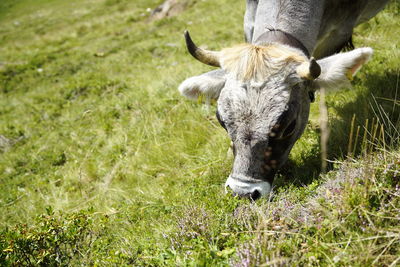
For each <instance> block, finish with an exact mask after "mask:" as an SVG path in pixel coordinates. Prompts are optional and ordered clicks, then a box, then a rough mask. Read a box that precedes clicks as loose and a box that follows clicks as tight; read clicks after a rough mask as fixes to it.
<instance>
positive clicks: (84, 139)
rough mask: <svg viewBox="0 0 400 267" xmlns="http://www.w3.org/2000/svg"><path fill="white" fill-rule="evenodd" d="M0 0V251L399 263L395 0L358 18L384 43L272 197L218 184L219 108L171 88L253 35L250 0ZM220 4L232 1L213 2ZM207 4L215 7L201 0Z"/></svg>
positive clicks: (159, 262) (154, 259) (94, 259)
mask: <svg viewBox="0 0 400 267" xmlns="http://www.w3.org/2000/svg"><path fill="white" fill-rule="evenodd" d="M161 2H162V1H161V0H151V1H144V0H143V1H142V0H140V1H127V0H107V1H90V0H85V1H67V2H66V1H58V0H57V1H49V0H40V1H31V0H23V1H11V0H3V1H1V2H0V40H1V43H2V45H1V46H0V118H1V119H0V141H1V142H0V209H1V212H0V227H1V228H0V233H1V234H0V236H1V237H0V262H1V263H2V264H3V265H5V266H11V265H23V264H25V265H27V264H33V265H40V264H42V265H46V264H47V265H101V266H103V265H138V266H148V265H150V266H176V265H178V266H184V265H210V266H220V265H235V266H251V265H253V266H254V265H257V266H258V265H263V264H264V265H268V264H269V265H329V264H330V265H360V266H366V265H368V266H369V265H376V266H382V265H393V266H394V265H396V264H398V263H399V261H400V260H399V258H398V255H399V231H398V224H399V217H398V214H399V212H398V211H399V207H400V205H399V196H400V193H399V171H400V170H399V162H398V159H399V158H400V155H399V148H398V140H399V118H400V115H399V114H400V111H399V100H398V99H399V96H398V81H399V69H398V66H399V64H398V63H399V60H398V58H399V50H398V48H397V46H396V45H397V43H396V40H397V35H398V34H397V32H396V29H398V28H399V23H400V21H399V19H398V18H399V16H398V15H399V4H398V1H393V2H392V3H391V4H390V5H389V6H388V7H387V8H386V9H385V10H384V11H383V12H381V13H380V14H379V15H378V16H377V17H376V18H374V19H372V20H371V21H370V22H368V23H366V24H364V25H362V26H360V27H359V28H357V29H356V31H355V44H356V46H371V47H373V48H374V49H375V54H374V59H373V60H372V61H371V62H370V63H368V65H367V66H365V67H364V68H363V69H362V71H360V73H358V74H357V78H356V79H355V81H354V84H353V88H347V89H344V90H342V91H338V92H336V93H333V94H330V95H327V96H326V102H327V107H328V115H329V116H328V126H329V128H330V132H331V134H330V138H329V140H328V143H327V159H328V164H327V170H328V172H327V173H326V174H321V164H320V163H321V162H320V156H321V155H320V154H321V149H320V146H319V143H320V131H321V129H320V127H319V122H318V118H319V114H320V111H319V107H318V105H317V104H313V105H312V106H311V114H310V122H309V124H308V127H307V129H306V131H305V133H304V135H303V136H302V138H301V139H300V140H299V142H297V144H296V145H295V147H294V149H293V151H292V153H291V156H290V160H289V163H288V164H287V165H286V166H285V167H284V168H283V169H282V170H281V173H280V174H279V175H278V176H277V178H276V181H275V184H274V193H273V194H272V195H271V197H270V199H263V200H260V201H258V202H256V203H249V202H248V201H245V200H242V199H237V198H233V197H231V196H229V195H225V193H224V189H223V183H224V181H225V178H226V176H227V175H228V174H229V172H230V168H231V161H232V155H231V154H230V153H228V148H229V138H228V137H227V136H226V133H225V131H224V130H223V129H222V128H221V127H220V126H219V125H218V122H217V121H216V119H215V116H214V112H215V107H214V106H213V105H211V106H210V107H209V108H203V105H202V104H201V103H193V102H190V101H187V100H185V99H183V98H182V97H181V96H180V95H179V93H178V92H177V90H176V88H177V87H178V85H179V83H180V82H181V81H182V80H184V79H185V78H187V77H190V76H192V75H196V74H199V73H202V72H205V71H208V70H210V69H209V68H208V67H207V66H203V65H201V64H199V63H197V62H196V61H194V60H193V59H192V58H191V57H190V56H189V55H188V54H187V52H186V49H185V46H184V42H183V39H182V33H183V31H184V29H190V31H191V33H192V35H193V36H194V37H195V38H196V40H197V42H198V43H200V44H204V45H207V46H208V47H209V48H211V49H219V48H221V47H227V46H230V45H232V44H234V43H239V42H242V40H243V37H242V32H243V30H242V18H243V11H244V1H243V2H242V1H237V2H232V1H226V0H223V1H218V2H216V1H210V0H204V1H185V3H186V4H187V5H186V9H185V10H184V11H183V12H182V13H180V14H178V15H177V16H174V17H169V18H164V19H161V20H156V21H152V20H149V15H150V12H149V11H151V10H152V9H153V8H155V7H156V6H158V5H159V4H160V3H161ZM221 6H224V8H220V7H221ZM205 14H206V15H205Z"/></svg>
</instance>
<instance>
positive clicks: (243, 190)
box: [225, 175, 271, 200]
mask: <svg viewBox="0 0 400 267" xmlns="http://www.w3.org/2000/svg"><path fill="white" fill-rule="evenodd" d="M229 189H230V190H232V191H233V195H235V196H240V197H245V198H249V199H251V200H257V199H258V198H260V197H262V196H267V195H268V194H269V193H270V191H271V184H270V183H269V182H266V181H262V180H256V179H252V178H247V177H244V176H243V177H242V176H233V175H230V176H229V177H228V180H226V183H225V190H226V192H228V191H229Z"/></svg>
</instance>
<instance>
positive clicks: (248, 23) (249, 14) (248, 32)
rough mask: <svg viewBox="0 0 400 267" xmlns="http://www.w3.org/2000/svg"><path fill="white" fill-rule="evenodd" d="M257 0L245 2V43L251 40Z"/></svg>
mask: <svg viewBox="0 0 400 267" xmlns="http://www.w3.org/2000/svg"><path fill="white" fill-rule="evenodd" d="M257 6H258V0H246V12H245V14H244V38H245V40H246V42H247V43H251V42H252V39H253V31H254V21H255V20H256V12H257Z"/></svg>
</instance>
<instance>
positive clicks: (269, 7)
mask: <svg viewBox="0 0 400 267" xmlns="http://www.w3.org/2000/svg"><path fill="white" fill-rule="evenodd" d="M324 2H325V1H323V0H320V1H315V0H292V1H276V0H264V1H263V0H260V1H259V3H258V7H257V13H256V21H255V24H254V25H255V27H254V32H253V38H252V42H255V41H256V40H257V39H258V38H259V37H260V36H261V35H263V34H264V33H265V32H268V31H271V30H273V29H276V30H281V31H283V32H286V33H288V34H290V35H291V36H293V37H294V38H295V39H297V40H298V41H300V42H301V43H302V44H303V45H304V46H305V48H306V49H307V51H308V52H310V53H312V51H313V50H314V48H315V46H316V43H317V37H318V33H319V28H320V24H321V18H322V14H323V4H324Z"/></svg>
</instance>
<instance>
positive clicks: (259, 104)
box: [179, 0, 388, 200]
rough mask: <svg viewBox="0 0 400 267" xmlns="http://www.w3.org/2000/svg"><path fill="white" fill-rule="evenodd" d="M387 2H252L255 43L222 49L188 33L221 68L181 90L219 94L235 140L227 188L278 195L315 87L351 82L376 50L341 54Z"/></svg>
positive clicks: (199, 55) (193, 49)
mask: <svg viewBox="0 0 400 267" xmlns="http://www.w3.org/2000/svg"><path fill="white" fill-rule="evenodd" d="M387 2H388V0H247V4H246V13H245V17H244V31H245V40H246V42H247V43H245V44H241V45H237V46H234V47H232V48H227V49H223V50H222V51H208V50H204V49H201V48H199V47H197V46H196V45H195V44H194V43H193V41H192V39H191V37H190V35H189V33H188V32H185V39H186V44H187V48H188V50H189V52H190V53H191V54H192V56H194V57H195V58H196V59H197V60H199V61H201V62H202V63H205V64H208V65H211V66H215V67H219V68H220V69H218V70H214V71H210V72H207V73H204V74H202V75H199V76H195V77H191V78H189V79H187V80H185V81H184V82H183V83H182V84H181V85H180V86H179V91H180V92H181V94H182V95H184V96H186V97H188V98H191V99H197V98H198V97H199V95H203V96H206V97H208V98H212V99H218V107H217V118H218V121H219V122H220V124H221V126H222V127H224V128H225V130H226V131H227V132H228V135H229V137H230V138H231V140H232V143H233V153H234V162H233V167H232V171H231V174H230V175H229V177H228V179H227V181H226V184H225V185H226V187H230V188H231V190H232V191H233V192H234V194H236V195H239V196H244V197H249V198H251V199H253V200H254V199H257V198H259V197H260V196H263V195H267V194H268V193H269V192H270V190H271V185H272V182H273V179H274V176H275V173H276V171H277V170H278V169H279V167H281V166H282V165H283V164H284V163H285V162H286V160H287V158H288V154H289V152H290V150H291V149H292V147H293V145H294V143H295V142H296V141H297V139H299V138H300V136H301V134H302V133H303V131H304V128H305V126H306V124H307V121H308V116H309V111H310V102H312V101H313V99H314V92H315V90H317V89H318V88H320V87H323V88H326V89H333V88H339V87H342V86H344V85H347V84H348V83H349V79H351V78H352V77H353V76H354V75H355V73H356V72H357V71H358V70H359V69H360V67H361V66H362V65H363V64H365V63H366V62H367V61H368V60H369V58H370V57H371V55H372V49H371V48H369V47H365V48H358V49H354V50H352V51H350V52H346V53H338V52H340V51H341V50H342V49H343V48H344V47H346V46H349V45H350V46H351V45H352V44H351V36H352V32H353V28H354V27H355V26H357V25H358V24H360V23H362V22H365V21H367V20H369V19H370V18H372V17H373V16H374V15H376V14H377V13H378V12H379V11H380V10H381V9H383V7H384V5H385V4H386V3H387ZM335 53H336V54H335ZM311 55H312V56H313V57H310V56H311Z"/></svg>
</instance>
